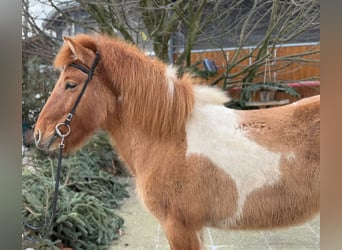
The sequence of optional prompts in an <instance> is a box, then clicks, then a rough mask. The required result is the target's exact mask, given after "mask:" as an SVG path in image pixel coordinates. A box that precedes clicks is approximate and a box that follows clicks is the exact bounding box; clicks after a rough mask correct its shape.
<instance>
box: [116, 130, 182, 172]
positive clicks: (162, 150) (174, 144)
mask: <svg viewBox="0 0 342 250" xmlns="http://www.w3.org/2000/svg"><path fill="white" fill-rule="evenodd" d="M110 135H111V137H112V140H113V143H114V146H115V148H116V150H117V151H118V154H119V156H120V158H121V159H122V160H123V161H124V162H125V164H126V165H127V167H128V168H129V169H130V170H131V172H132V173H133V174H134V175H135V176H136V177H138V176H139V177H142V176H143V175H145V174H146V173H150V172H153V171H154V170H153V168H156V167H157V168H158V167H159V166H160V165H161V164H160V163H161V162H164V161H166V160H168V158H170V160H171V156H170V157H169V154H170V152H176V153H180V152H181V151H182V150H183V151H184V150H185V139H184V138H185V132H184V134H181V133H180V134H177V135H174V136H173V137H165V138H163V137H159V138H157V137H154V136H151V135H150V134H148V133H147V132H146V131H144V130H143V129H138V128H135V127H130V126H124V125H123V126H120V128H116V129H115V130H112V131H110Z"/></svg>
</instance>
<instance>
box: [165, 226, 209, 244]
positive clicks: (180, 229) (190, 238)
mask: <svg viewBox="0 0 342 250" xmlns="http://www.w3.org/2000/svg"><path fill="white" fill-rule="evenodd" d="M163 227H164V230H165V233H166V237H167V239H168V241H169V244H170V247H171V250H202V249H203V247H202V234H201V231H196V230H194V229H190V228H188V227H186V226H184V225H183V224H182V223H180V222H178V221H176V220H168V221H167V222H166V223H163Z"/></svg>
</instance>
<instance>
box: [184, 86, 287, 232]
mask: <svg viewBox="0 0 342 250" xmlns="http://www.w3.org/2000/svg"><path fill="white" fill-rule="evenodd" d="M195 88H196V87H195ZM202 94H203V95H204V94H205V92H202V93H201V95H202ZM195 98H196V99H195V107H194V110H193V112H192V114H191V117H190V119H189V121H188V122H187V125H186V136H187V152H186V154H187V156H190V155H192V154H200V155H203V156H206V157H208V158H209V159H210V160H211V161H212V162H213V163H214V164H215V165H216V166H218V167H220V168H222V169H223V170H224V171H225V172H226V173H227V174H229V175H230V177H231V178H232V179H233V180H234V182H235V184H236V187H237V191H238V204H237V211H236V212H235V214H234V215H233V216H232V217H231V218H227V219H226V220H224V221H222V226H224V227H229V226H230V225H232V224H234V223H235V222H236V221H237V220H239V218H241V215H242V211H243V207H244V203H245V201H246V198H247V196H248V195H249V194H250V193H251V192H253V191H254V190H256V189H258V188H261V187H264V186H266V185H272V184H274V183H276V182H277V181H279V179H280V169H279V168H280V157H281V155H280V154H278V153H274V152H271V151H269V150H268V149H266V148H264V147H262V146H260V145H258V144H257V143H256V142H254V141H252V140H250V139H248V138H247V137H245V136H244V131H242V130H237V129H236V127H238V120H237V115H236V113H235V112H234V110H232V109H228V108H226V107H224V106H223V105H217V104H210V103H208V102H203V101H198V100H202V99H203V97H202V98H198V96H196V97H195Z"/></svg>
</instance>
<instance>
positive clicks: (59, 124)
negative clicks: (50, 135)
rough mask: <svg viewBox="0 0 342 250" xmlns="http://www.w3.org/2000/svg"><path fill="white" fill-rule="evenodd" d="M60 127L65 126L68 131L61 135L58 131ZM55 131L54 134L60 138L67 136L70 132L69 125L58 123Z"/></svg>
mask: <svg viewBox="0 0 342 250" xmlns="http://www.w3.org/2000/svg"><path fill="white" fill-rule="evenodd" d="M60 126H65V127H66V128H67V129H68V131H67V132H66V133H65V134H63V133H62V131H61V130H60V129H59V127H60ZM55 130H56V133H57V134H58V135H59V136H60V137H62V138H64V137H66V136H68V135H69V134H70V132H71V128H70V126H69V124H65V123H64V122H60V123H58V124H57V125H56V127H55Z"/></svg>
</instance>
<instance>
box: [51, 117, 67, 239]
mask: <svg viewBox="0 0 342 250" xmlns="http://www.w3.org/2000/svg"><path fill="white" fill-rule="evenodd" d="M62 125H63V126H65V127H66V128H67V129H68V130H67V132H66V133H65V134H63V133H62V132H61V130H60V129H59V127H60V126H62ZM55 130H56V133H57V134H58V136H59V137H61V142H60V143H59V145H58V148H59V154H58V161H57V170H56V177H55V191H54V193H53V199H52V205H51V209H52V211H51V216H50V221H49V222H48V225H47V226H46V228H47V230H46V234H50V233H51V231H52V229H53V228H52V223H53V222H54V220H55V216H56V210H57V201H58V191H59V183H60V179H61V170H62V159H63V149H64V139H65V137H67V136H68V135H69V134H70V132H71V128H70V126H69V124H65V123H58V124H57V125H56V127H55Z"/></svg>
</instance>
